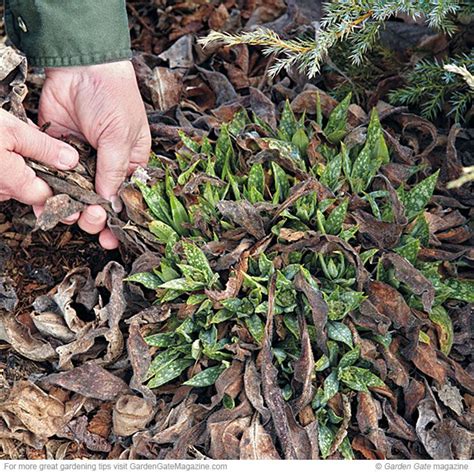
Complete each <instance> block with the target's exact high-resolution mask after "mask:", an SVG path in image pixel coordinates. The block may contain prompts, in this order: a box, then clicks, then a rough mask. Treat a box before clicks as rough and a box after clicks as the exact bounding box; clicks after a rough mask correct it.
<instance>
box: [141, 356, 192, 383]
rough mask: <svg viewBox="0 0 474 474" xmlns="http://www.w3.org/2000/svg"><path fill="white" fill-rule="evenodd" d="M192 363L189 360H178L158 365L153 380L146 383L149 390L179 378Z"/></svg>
mask: <svg viewBox="0 0 474 474" xmlns="http://www.w3.org/2000/svg"><path fill="white" fill-rule="evenodd" d="M193 363H194V359H191V358H179V359H175V360H172V361H170V362H168V363H166V364H163V365H160V366H159V367H158V368H157V370H156V371H155V372H154V376H153V378H152V379H151V380H150V381H149V382H148V383H147V386H148V387H149V388H157V387H160V386H161V385H164V384H165V383H168V382H170V381H171V380H174V379H175V378H176V377H179V376H180V375H181V374H182V373H183V372H184V371H185V370H186V369H187V368H188V367H190V366H191V365H192V364H193Z"/></svg>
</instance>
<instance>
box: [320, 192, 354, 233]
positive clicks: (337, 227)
mask: <svg viewBox="0 0 474 474" xmlns="http://www.w3.org/2000/svg"><path fill="white" fill-rule="evenodd" d="M348 206H349V199H344V200H343V201H342V202H341V204H339V205H338V206H337V207H336V208H334V209H333V210H332V212H331V214H329V217H328V218H327V219H326V224H325V228H326V232H327V233H328V234H333V235H337V234H338V233H339V232H340V231H341V228H342V224H343V222H344V220H345V218H346V215H347V208H348Z"/></svg>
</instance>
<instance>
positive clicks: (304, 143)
mask: <svg viewBox="0 0 474 474" xmlns="http://www.w3.org/2000/svg"><path fill="white" fill-rule="evenodd" d="M291 142H292V143H293V145H295V146H296V147H297V148H298V150H299V152H300V154H301V156H305V155H306V152H307V151H308V146H309V143H310V139H309V137H308V134H307V133H306V130H305V129H304V128H303V127H300V128H298V130H296V132H295V133H294V135H293V138H292V139H291Z"/></svg>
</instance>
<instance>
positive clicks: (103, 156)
mask: <svg viewBox="0 0 474 474" xmlns="http://www.w3.org/2000/svg"><path fill="white" fill-rule="evenodd" d="M129 161H130V147H129V145H128V144H122V143H114V144H110V143H107V144H100V143H99V146H98V148H97V170H96V179H95V188H96V191H97V193H98V194H100V195H101V196H102V197H103V198H105V199H108V200H109V201H110V200H111V198H113V197H114V196H115V195H116V194H117V192H118V190H119V188H120V186H121V185H122V183H123V182H124V181H125V178H126V176H127V172H128V166H129Z"/></svg>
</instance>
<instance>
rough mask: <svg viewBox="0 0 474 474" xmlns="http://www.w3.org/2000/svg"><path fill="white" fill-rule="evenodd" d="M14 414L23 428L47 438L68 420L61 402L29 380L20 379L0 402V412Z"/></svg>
mask: <svg viewBox="0 0 474 474" xmlns="http://www.w3.org/2000/svg"><path fill="white" fill-rule="evenodd" d="M4 412H9V413H11V414H13V415H15V416H16V417H17V418H18V419H19V420H20V421H21V423H22V424H23V425H24V428H25V429H27V430H29V431H31V432H32V433H33V434H35V435H37V436H39V437H41V438H49V437H51V436H54V435H55V434H56V433H58V431H60V430H61V429H62V428H63V426H64V425H65V424H66V423H67V422H68V421H69V420H68V418H67V416H66V415H67V413H66V408H65V406H64V404H63V403H62V402H60V401H59V400H57V399H56V398H54V397H51V396H50V395H48V394H47V393H46V392H44V391H43V390H41V389H40V388H39V387H37V386H36V385H34V384H33V383H31V382H27V381H20V382H18V383H17V384H16V385H15V386H14V387H13V388H12V390H11V391H10V394H9V397H8V399H7V400H6V401H5V402H3V403H2V404H0V413H1V414H2V416H3V414H4Z"/></svg>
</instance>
